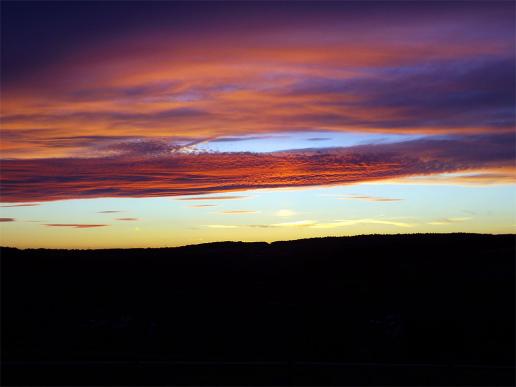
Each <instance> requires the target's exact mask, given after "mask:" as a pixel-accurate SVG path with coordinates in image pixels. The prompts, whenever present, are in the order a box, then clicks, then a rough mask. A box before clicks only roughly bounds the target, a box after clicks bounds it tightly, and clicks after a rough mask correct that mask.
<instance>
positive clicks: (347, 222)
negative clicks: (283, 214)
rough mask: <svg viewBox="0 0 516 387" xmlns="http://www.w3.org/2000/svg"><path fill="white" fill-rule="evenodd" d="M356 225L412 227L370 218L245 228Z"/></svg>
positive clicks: (406, 224)
mask: <svg viewBox="0 0 516 387" xmlns="http://www.w3.org/2000/svg"><path fill="white" fill-rule="evenodd" d="M357 224H381V225H387V226H395V227H403V228H407V227H413V226H414V224H412V223H405V222H399V221H396V220H394V219H371V218H363V219H345V220H335V221H333V222H319V221H316V220H299V221H295V222H285V223H272V224H254V225H248V226H247V227H256V228H275V227H279V228H283V227H303V228H304V227H306V228H314V229H331V228H341V227H348V226H354V225H357Z"/></svg>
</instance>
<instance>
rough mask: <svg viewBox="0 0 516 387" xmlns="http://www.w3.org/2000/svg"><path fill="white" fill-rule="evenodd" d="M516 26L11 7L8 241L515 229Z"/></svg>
mask: <svg viewBox="0 0 516 387" xmlns="http://www.w3.org/2000/svg"><path fill="white" fill-rule="evenodd" d="M515 11H516V9H515V4H514V2H513V1H489V2H482V1H457V2H448V1H429V2H425V1H418V2H408V1H405V2H395V1H382V2H373V1H364V2H352V1H341V2H307V1H305V2H281V1H274V2H229V1H224V2H165V1H162V2H161V1H155V2H152V1H151V2H145V3H143V2H137V1H127V2H126V1H117V2H115V1H113V2H102V1H95V2H57V1H56V2H45V1H38V2H25V1H24V2H9V1H3V2H2V3H1V19H2V20H1V21H2V23H1V24H2V25H1V43H2V44H1V58H0V59H1V77H0V87H1V95H0V99H1V106H0V114H1V121H0V122H1V130H0V150H1V156H0V157H1V159H0V245H3V246H15V247H21V248H29V247H52V248H104V247H164V246H179V245H185V244H192V243H203V242H212V241H225V240H242V241H274V240H285V239H298V238H307V237H321V236H330V235H331V236H335V235H356V234H370V233H417V232H482V233H514V232H516V195H515V193H516V191H515V186H516V173H515V172H516V164H515V163H516V135H515V131H514V128H515V121H516V119H515V90H516V84H515V83H516V82H515V39H514V31H515V14H516V13H515Z"/></svg>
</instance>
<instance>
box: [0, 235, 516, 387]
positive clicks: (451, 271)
mask: <svg viewBox="0 0 516 387" xmlns="http://www.w3.org/2000/svg"><path fill="white" fill-rule="evenodd" d="M515 241H516V239H515V235H481V234H412V235H389V236H387V235H367V236H366V235H364V236H355V237H331V238H317V239H304V240H296V241H286V242H273V243H243V242H219V243H208V244H202V245H192V246H185V247H177V248H160V249H109V250H48V249H31V250H20V249H14V248H1V250H0V254H1V269H2V273H1V275H2V278H1V280H2V281H1V286H2V289H1V290H2V292H1V308H2V310H1V312H2V371H3V372H2V385H173V384H177V385H194V384H197V385H198V384H211V385H220V384H224V385H231V384H233V385H242V384H246V385H253V384H254V385H288V384H290V385H293V384H294V385H514V363H515V353H514V349H515V348H514V342H515V334H514V326H515V316H514V312H515V299H514V297H515V296H514V285H515V281H514V277H515Z"/></svg>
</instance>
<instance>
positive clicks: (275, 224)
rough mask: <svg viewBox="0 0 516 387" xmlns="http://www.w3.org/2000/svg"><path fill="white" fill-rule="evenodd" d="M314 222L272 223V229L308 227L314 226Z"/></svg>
mask: <svg viewBox="0 0 516 387" xmlns="http://www.w3.org/2000/svg"><path fill="white" fill-rule="evenodd" d="M316 224H317V222H316V221H314V220H298V221H296V222H284V223H273V224H271V225H270V226H272V227H310V226H314V225H316Z"/></svg>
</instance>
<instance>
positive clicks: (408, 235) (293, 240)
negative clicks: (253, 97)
mask: <svg viewBox="0 0 516 387" xmlns="http://www.w3.org/2000/svg"><path fill="white" fill-rule="evenodd" d="M458 235H462V236H494V237H503V236H516V233H512V234H482V233H465V232H449V233H399V234H356V235H326V236H321V237H312V238H299V239H289V240H274V241H270V242H267V241H249V242H246V241H239V240H220V241H214V242H202V243H195V244H190V245H178V246H162V247H111V248H109V247H108V248H103V247H100V248H88V247H85V248H46V247H25V248H23V247H13V246H3V245H0V249H14V250H61V251H77V250H79V251H104V250H163V249H181V248H185V247H197V246H206V247H209V246H213V245H218V244H225V243H227V244H250V245H253V244H265V245H271V244H275V243H291V242H292V243H293V242H300V241H312V240H319V239H352V238H361V237H365V238H376V237H378V238H382V237H387V238H388V237H396V236H397V237H400V236H402V237H415V236H458Z"/></svg>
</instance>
